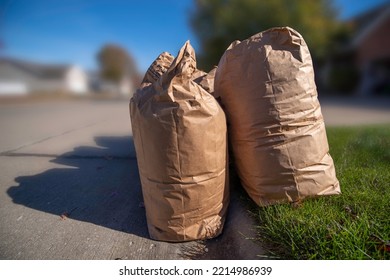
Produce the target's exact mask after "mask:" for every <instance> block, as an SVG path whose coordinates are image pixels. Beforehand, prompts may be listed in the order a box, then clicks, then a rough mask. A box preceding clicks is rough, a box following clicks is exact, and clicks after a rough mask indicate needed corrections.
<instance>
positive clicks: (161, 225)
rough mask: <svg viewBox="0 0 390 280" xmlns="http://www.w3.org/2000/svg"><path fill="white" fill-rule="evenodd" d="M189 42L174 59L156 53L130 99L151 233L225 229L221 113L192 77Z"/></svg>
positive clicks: (204, 234) (202, 234)
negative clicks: (156, 55) (141, 82)
mask: <svg viewBox="0 0 390 280" xmlns="http://www.w3.org/2000/svg"><path fill="white" fill-rule="evenodd" d="M204 74H205V73H201V72H200V71H198V70H197V69H196V60H195V52H194V50H193V48H192V47H191V45H190V44H189V42H186V44H185V45H184V46H183V47H182V49H181V50H180V52H179V54H178V56H177V57H176V59H174V60H173V57H172V56H170V55H169V54H168V53H163V54H161V55H160V56H159V57H158V58H157V60H156V61H155V62H154V63H153V64H152V65H151V66H150V68H149V70H148V73H147V74H146V75H145V79H144V81H143V84H142V85H141V88H140V89H138V90H137V92H136V93H135V95H134V97H133V98H132V99H131V101H130V115H131V122H132V129H133V136H134V144H135V148H136V154H137V161H138V167H139V173H140V177H141V184H142V193H143V197H144V204H145V209H146V218H147V223H148V230H149V234H150V237H151V238H153V239H157V240H163V241H173V242H178V241H187V240H196V239H208V238H213V237H215V236H217V235H219V234H220V233H221V231H222V228H223V225H224V220H225V216H226V210H227V206H228V198H229V197H228V195H229V193H228V189H227V180H226V176H227V170H226V156H227V155H226V154H227V149H226V138H227V132H226V118H225V114H224V112H223V110H222V109H221V107H220V106H219V104H218V103H217V101H216V100H215V99H214V97H213V96H211V95H210V94H209V93H207V92H206V90H205V89H203V88H202V87H201V86H200V85H199V84H197V83H196V82H194V81H193V79H194V78H197V77H199V76H202V75H204Z"/></svg>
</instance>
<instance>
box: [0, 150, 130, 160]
mask: <svg viewBox="0 0 390 280" xmlns="http://www.w3.org/2000/svg"><path fill="white" fill-rule="evenodd" d="M0 157H39V158H66V159H105V160H136V159H137V158H136V157H135V156H131V155H123V156H114V155H75V154H73V155H72V154H70V155H57V154H39V153H13V152H3V153H0Z"/></svg>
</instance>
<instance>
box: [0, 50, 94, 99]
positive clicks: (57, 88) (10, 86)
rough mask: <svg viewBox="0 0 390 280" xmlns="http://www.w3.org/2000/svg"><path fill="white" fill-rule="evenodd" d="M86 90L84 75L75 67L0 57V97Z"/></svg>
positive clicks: (77, 93)
mask: <svg viewBox="0 0 390 280" xmlns="http://www.w3.org/2000/svg"><path fill="white" fill-rule="evenodd" d="M87 91H88V78H87V75H86V73H85V72H84V71H83V70H82V69H81V68H79V67H78V66H75V65H51V64H40V63H35V62H28V61H23V60H17V59H12V58H1V57H0V96H1V95H12V96H15V95H26V94H30V93H42V92H45V93H51V92H52V93H56V92H57V93H58V92H65V93H71V94H75V95H81V94H84V93H86V92H87Z"/></svg>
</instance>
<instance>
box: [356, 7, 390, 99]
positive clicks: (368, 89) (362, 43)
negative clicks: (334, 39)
mask: <svg viewBox="0 0 390 280" xmlns="http://www.w3.org/2000/svg"><path fill="white" fill-rule="evenodd" d="M349 24H351V25H352V28H353V29H354V30H355V34H354V37H353V40H352V42H351V49H352V50H353V51H354V54H355V55H354V59H355V64H356V66H357V67H358V69H359V72H360V75H361V79H360V81H361V83H360V88H359V90H360V92H361V93H362V94H369V93H382V92H385V91H387V94H389V90H390V88H389V87H390V4H386V5H383V6H379V7H378V8H376V9H374V10H371V11H369V12H367V13H364V14H362V15H359V16H357V17H355V18H353V19H352V20H351V21H350V22H349Z"/></svg>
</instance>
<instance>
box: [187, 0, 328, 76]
mask: <svg viewBox="0 0 390 280" xmlns="http://www.w3.org/2000/svg"><path fill="white" fill-rule="evenodd" d="M334 19H335V10H334V7H333V3H332V1H330V0H300V1H291V0H197V1H196V2H195V9H194V11H193V12H192V14H191V25H192V27H193V29H194V31H195V33H196V34H197V36H198V37H199V40H200V43H201V48H202V50H201V51H202V55H201V56H200V63H201V64H200V66H201V67H204V68H208V69H210V68H211V67H212V66H213V65H216V64H218V61H219V58H220V57H221V55H222V54H223V52H224V51H225V50H226V48H227V47H228V46H229V44H230V43H231V42H233V41H234V40H244V39H247V38H248V37H250V36H252V35H254V34H256V33H259V32H261V31H264V30H266V29H269V28H271V27H278V26H290V27H292V28H294V29H296V30H297V31H298V32H300V33H301V34H302V36H303V37H304V38H305V40H306V42H307V44H308V46H309V48H310V50H311V52H312V55H313V57H314V58H321V57H323V56H324V55H325V53H326V49H327V44H328V42H329V38H330V36H331V34H332V31H333V30H334V27H335V22H334Z"/></svg>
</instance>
